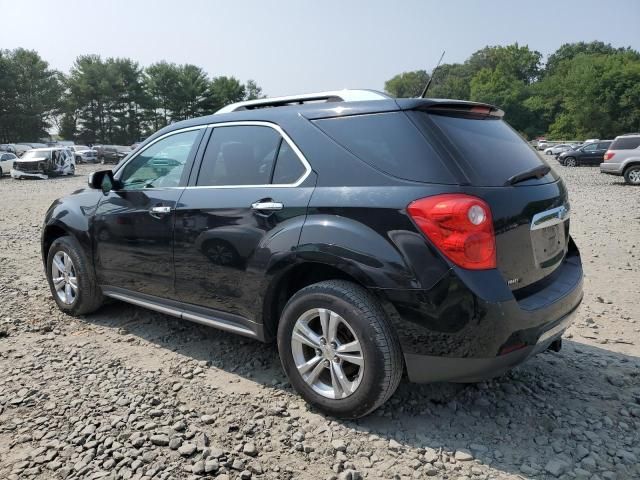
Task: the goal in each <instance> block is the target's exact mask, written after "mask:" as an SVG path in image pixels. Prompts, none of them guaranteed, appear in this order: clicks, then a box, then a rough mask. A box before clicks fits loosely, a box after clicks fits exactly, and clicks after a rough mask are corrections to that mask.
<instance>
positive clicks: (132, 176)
mask: <svg viewBox="0 0 640 480" xmlns="http://www.w3.org/2000/svg"><path fill="white" fill-rule="evenodd" d="M200 134H201V131H200V130H189V131H188V132H181V133H176V134H173V135H170V136H168V137H165V138H163V139H162V140H158V141H157V142H156V143H154V144H152V145H151V146H149V147H148V148H146V149H145V150H143V151H142V152H140V154H139V155H137V156H136V157H135V158H133V159H132V160H131V161H130V162H129V163H127V164H126V165H125V166H124V167H123V169H122V174H121V175H120V178H119V180H120V181H121V182H122V188H123V189H125V190H133V189H141V188H168V187H177V186H179V185H180V178H181V177H182V173H183V171H184V166H185V165H186V163H187V160H188V159H189V156H190V155H191V153H192V150H193V149H194V148H195V147H196V140H197V139H198V138H199V136H200Z"/></svg>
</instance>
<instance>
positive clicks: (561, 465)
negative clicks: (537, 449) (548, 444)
mask: <svg viewBox="0 0 640 480" xmlns="http://www.w3.org/2000/svg"><path fill="white" fill-rule="evenodd" d="M544 469H545V470H546V471H547V472H549V473H550V474H551V475H553V476H554V477H559V476H560V475H562V474H563V473H565V472H566V471H567V470H569V465H567V462H565V461H564V460H560V459H558V458H554V459H552V460H549V461H548V462H547V464H546V465H545V467H544Z"/></svg>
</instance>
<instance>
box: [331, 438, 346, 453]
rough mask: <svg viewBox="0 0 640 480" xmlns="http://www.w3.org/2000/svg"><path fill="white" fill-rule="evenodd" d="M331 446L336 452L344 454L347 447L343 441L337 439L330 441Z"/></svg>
mask: <svg viewBox="0 0 640 480" xmlns="http://www.w3.org/2000/svg"><path fill="white" fill-rule="evenodd" d="M331 446H332V447H333V449H334V450H335V451H336V452H344V451H346V450H347V445H346V444H345V443H344V440H342V439H339V438H337V439H335V440H332V441H331Z"/></svg>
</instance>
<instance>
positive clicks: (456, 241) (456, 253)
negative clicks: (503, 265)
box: [407, 193, 496, 270]
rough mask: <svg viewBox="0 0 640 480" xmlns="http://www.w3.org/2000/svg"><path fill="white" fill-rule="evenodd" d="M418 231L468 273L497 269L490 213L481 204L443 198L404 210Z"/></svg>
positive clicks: (468, 198) (462, 197)
mask: <svg viewBox="0 0 640 480" xmlns="http://www.w3.org/2000/svg"><path fill="white" fill-rule="evenodd" d="M407 211H408V212H409V215H410V216H411V218H412V219H413V221H414V222H415V223H416V224H417V225H418V227H419V228H420V230H422V232H423V233H424V234H425V235H426V236H427V237H428V238H429V239H430V240H431V241H432V242H433V244H434V245H435V246H436V247H437V248H438V249H439V250H440V251H441V252H442V253H443V254H444V255H445V256H446V257H447V258H449V260H451V261H452V262H453V263H455V264H456V265H458V266H459V267H462V268H467V269H469V270H486V269H490V268H496V239H495V235H494V233H493V220H492V218H491V209H490V208H489V205H487V203H486V202H484V201H483V200H481V199H479V198H477V197H472V196H470V195H464V194H457V193H451V194H444V195H436V196H433V197H426V198H421V199H419V200H416V201H414V202H412V203H410V204H409V206H408V207H407Z"/></svg>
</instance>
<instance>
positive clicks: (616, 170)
mask: <svg viewBox="0 0 640 480" xmlns="http://www.w3.org/2000/svg"><path fill="white" fill-rule="evenodd" d="M622 171H623V168H622V165H621V164H619V163H609V162H604V163H601V164H600V173H606V174H608V175H622Z"/></svg>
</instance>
